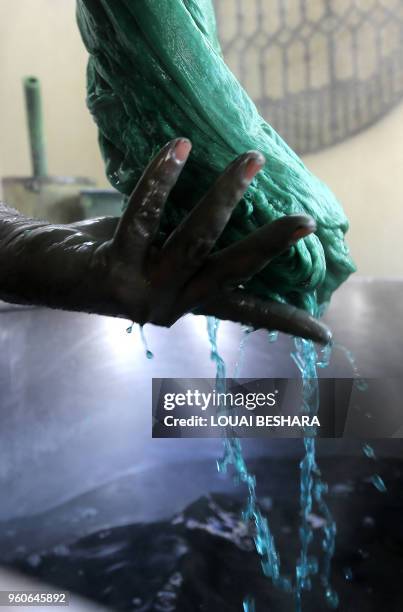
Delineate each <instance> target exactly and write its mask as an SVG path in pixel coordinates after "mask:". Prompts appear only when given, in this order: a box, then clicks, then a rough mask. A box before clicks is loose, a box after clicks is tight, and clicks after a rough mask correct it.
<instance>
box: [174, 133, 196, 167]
mask: <svg viewBox="0 0 403 612" xmlns="http://www.w3.org/2000/svg"><path fill="white" fill-rule="evenodd" d="M191 148H192V143H191V142H190V140H187V139H186V138H181V139H180V140H179V141H178V142H177V143H176V145H175V148H174V156H175V159H176V160H177V161H179V162H184V161H186V160H187V158H188V156H189V153H190V150H191Z"/></svg>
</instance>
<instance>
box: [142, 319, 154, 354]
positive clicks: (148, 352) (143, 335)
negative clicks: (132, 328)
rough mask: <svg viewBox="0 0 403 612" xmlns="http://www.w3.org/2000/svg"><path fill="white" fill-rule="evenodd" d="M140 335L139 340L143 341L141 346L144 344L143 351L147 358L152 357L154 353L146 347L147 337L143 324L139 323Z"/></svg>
mask: <svg viewBox="0 0 403 612" xmlns="http://www.w3.org/2000/svg"><path fill="white" fill-rule="evenodd" d="M140 337H141V341H142V343H143V346H144V349H145V352H146V357H147V359H153V358H154V354H153V353H152V352H151V351H150V349H149V348H148V343H147V338H146V336H145V333H144V325H140Z"/></svg>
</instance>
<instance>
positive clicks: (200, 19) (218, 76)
mask: <svg viewBox="0 0 403 612" xmlns="http://www.w3.org/2000/svg"><path fill="white" fill-rule="evenodd" d="M77 19H78V24H79V28H80V31H81V35H82V38H83V40H84V43H85V45H86V47H87V49H88V51H89V54H90V59H89V64H88V98H87V102H88V107H89V109H90V111H91V113H92V114H93V116H94V118H95V121H96V123H97V125H98V128H99V141H100V147H101V151H102V155H103V157H104V160H105V164H106V172H107V176H108V179H109V181H110V182H111V184H112V185H113V186H114V187H116V188H117V189H118V190H119V191H121V192H122V193H123V194H126V195H128V194H129V193H130V192H131V190H132V189H133V187H134V186H135V184H136V182H137V180H138V179H139V178H140V175H141V174H142V172H143V170H144V168H145V166H146V164H147V163H148V162H149V160H150V158H151V157H152V156H153V155H154V154H155V153H156V152H157V151H158V149H159V148H160V147H161V146H162V145H164V144H165V143H166V142H167V141H168V140H170V139H172V138H176V137H178V136H186V137H188V138H190V139H191V140H192V142H193V150H192V154H191V157H190V160H189V162H188V163H187V165H186V168H185V170H184V171H183V174H182V176H181V178H180V180H179V183H178V185H177V187H176V188H175V190H174V191H173V193H172V195H171V197H170V201H169V203H168V206H167V209H166V211H165V213H164V219H163V225H162V230H163V231H162V234H161V239H163V237H164V232H165V233H168V232H170V231H172V229H173V228H174V227H176V226H177V225H178V223H179V222H180V221H181V220H182V218H183V217H184V215H185V214H186V213H187V211H188V210H190V209H191V207H192V206H193V205H194V204H195V203H196V202H197V200H198V199H199V198H200V197H201V196H202V195H203V194H204V193H205V192H206V191H207V189H208V188H209V187H210V185H211V184H212V182H213V181H214V179H215V178H216V177H217V176H218V175H219V174H220V173H221V172H223V170H224V169H225V167H226V166H227V165H228V164H229V163H230V162H231V161H232V160H233V159H234V158H235V157H236V156H237V155H239V154H241V153H243V152H245V151H247V150H249V149H257V150H259V151H261V152H262V153H263V155H264V156H265V157H266V160H267V163H266V166H265V168H264V170H263V171H262V172H260V173H259V175H258V176H257V177H256V178H255V179H254V181H253V183H252V184H251V186H250V187H249V189H248V191H247V193H246V194H245V196H244V198H243V199H242V201H241V202H240V204H239V205H238V207H237V209H236V210H235V212H234V214H233V217H232V218H231V221H230V223H229V224H228V227H227V229H226V230H225V232H224V233H223V235H222V237H221V239H220V243H219V245H220V246H225V245H227V244H229V243H232V242H234V241H236V240H239V239H241V238H242V237H244V236H246V235H248V234H249V233H250V232H252V231H254V230H255V229H256V228H257V227H259V226H261V225H263V224H265V223H269V222H270V221H273V220H274V219H276V218H278V217H280V216H282V215H289V214H294V213H307V214H309V215H311V216H312V217H313V218H314V219H315V220H316V222H317V225H318V231H317V234H316V235H311V236H308V237H307V238H305V239H304V240H303V241H300V242H299V243H298V244H297V245H296V246H294V247H292V248H291V249H290V250H289V252H287V253H286V254H285V255H283V256H280V257H278V258H277V259H276V260H274V261H273V262H272V263H271V264H270V265H269V266H268V267H267V268H266V269H265V270H263V271H262V272H261V273H260V274H258V275H257V276H255V277H254V278H253V279H251V280H250V281H249V283H248V285H247V289H248V290H249V291H250V292H252V293H254V294H257V295H260V296H263V297H271V298H274V299H277V300H281V301H287V302H290V303H293V304H295V305H297V306H302V307H305V308H311V305H312V295H313V292H315V295H316V299H317V302H318V303H319V304H320V303H323V302H326V301H328V300H329V299H330V296H331V294H332V292H333V291H334V290H335V289H336V288H337V287H338V286H339V285H340V283H342V282H343V281H344V280H345V279H346V278H347V277H348V276H349V274H350V273H351V272H353V271H354V270H355V268H354V264H353V262H352V260H351V258H350V256H349V251H348V248H347V246H346V244H345V242H344V234H345V232H346V231H347V229H348V221H347V219H346V217H345V215H344V212H343V210H342V208H341V206H340V204H339V203H338V202H337V200H336V198H335V196H334V195H333V194H332V193H331V191H330V190H329V189H328V188H327V187H326V185H324V184H323V183H322V182H321V181H319V180H318V179H317V178H316V177H315V176H313V175H312V173H310V172H309V171H308V170H307V168H306V167H305V166H304V164H303V163H302V161H301V160H300V159H299V158H298V156H297V155H296V154H295V153H294V152H293V151H292V150H291V149H290V148H289V147H288V146H287V144H286V143H285V142H284V141H283V140H282V139H281V138H280V136H279V135H278V134H277V133H276V132H275V131H274V130H273V128H272V127H271V126H270V125H268V124H267V123H266V122H265V121H264V120H263V118H262V117H261V116H260V115H259V113H258V111H257V109H256V107H255V105H254V104H253V102H252V101H251V99H250V98H249V96H248V95H247V93H246V92H245V91H244V90H243V88H242V87H241V85H240V84H239V82H238V81H237V79H236V78H235V76H234V75H233V74H232V73H231V71H230V70H229V68H228V67H227V66H226V64H225V62H224V60H223V58H222V54H221V51H220V46H219V43H218V39H217V34H216V26H215V17H214V11H213V7H212V4H211V1H210V0H77Z"/></svg>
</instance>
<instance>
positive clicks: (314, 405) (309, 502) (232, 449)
mask: <svg viewBox="0 0 403 612" xmlns="http://www.w3.org/2000/svg"><path fill="white" fill-rule="evenodd" d="M207 328H208V336H209V341H210V346H211V359H212V360H213V361H214V362H215V365H216V390H217V392H220V393H224V392H225V389H226V381H225V377H226V368H225V363H224V360H223V359H222V357H221V355H220V354H219V351H218V346H217V332H218V328H219V321H218V320H217V319H215V318H214V317H208V319H207ZM248 333H249V332H248ZM276 337H277V336H276V335H274V334H273V335H270V336H269V341H274V340H275V339H276ZM245 339H246V336H244V337H243V340H242V341H241V346H240V356H239V358H238V362H237V367H236V374H237V376H239V373H240V367H239V364H242V357H243V350H244V347H245ZM330 353H331V348H330V347H327V348H325V349H324V350H322V353H321V355H320V357H318V355H317V353H316V350H315V347H314V344H313V343H312V342H310V341H307V340H302V339H300V338H297V339H295V352H293V353H292V357H293V359H294V361H295V363H296V364H297V367H298V369H299V370H300V373H301V377H302V384H303V391H302V396H303V398H302V399H303V401H302V411H303V413H306V414H309V415H314V414H316V413H317V411H318V409H319V385H318V380H317V367H326V365H327V364H328V361H329V358H330ZM307 429H308V428H307ZM305 433H306V436H305V437H304V449H305V456H304V458H303V460H302V461H301V463H300V474H301V476H300V507H301V517H302V518H301V526H300V531H299V533H300V542H301V549H300V555H299V558H298V559H297V562H296V568H295V582H294V584H293V583H292V580H291V579H290V578H289V577H287V576H285V575H283V574H282V572H281V566H280V555H279V553H278V550H277V547H276V543H275V539H274V536H273V534H272V532H271V529H270V525H269V522H268V520H267V519H266V517H264V516H263V515H262V513H261V511H260V508H259V505H258V500H257V494H256V479H255V476H254V475H253V474H251V473H250V472H249V470H248V468H247V466H246V463H245V460H244V457H243V453H242V445H241V441H240V440H239V439H238V438H236V437H235V436H234V435H233V432H232V431H231V429H230V428H228V429H227V430H226V432H225V434H224V436H223V446H224V453H223V457H222V458H221V459H220V460H219V461H218V462H217V467H218V470H219V471H220V472H223V473H226V472H227V469H228V466H230V465H232V467H233V474H234V481H235V483H237V484H239V483H241V482H242V483H244V484H246V486H247V491H248V493H247V501H246V507H245V509H244V511H243V518H244V520H245V521H248V522H249V521H250V522H251V523H252V524H253V527H254V535H253V538H254V542H255V547H256V550H257V552H258V554H259V556H260V559H261V565H262V570H263V573H264V574H265V575H266V576H268V577H269V578H271V580H272V582H273V584H274V585H275V586H276V587H279V588H281V589H283V590H285V591H288V592H293V594H294V600H295V611H296V612H300V611H301V610H302V592H303V590H304V589H310V588H311V586H312V585H311V576H312V575H314V574H317V573H318V572H319V561H318V560H317V559H316V558H315V557H313V556H312V555H310V554H309V548H310V544H311V542H312V540H313V530H312V527H311V525H310V523H309V520H308V519H309V515H310V513H311V512H312V510H313V506H314V504H316V505H317V507H318V510H319V512H320V513H321V515H322V516H323V517H324V518H325V521H326V522H325V525H324V527H323V539H322V548H323V558H322V560H321V564H320V565H321V567H320V578H321V583H322V585H323V588H324V591H325V600H326V602H327V604H328V606H329V607H330V608H336V607H337V606H338V603H339V600H338V596H337V593H336V592H335V591H334V590H333V588H332V586H331V583H330V572H331V560H332V557H333V554H334V548H335V537H336V524H335V522H334V520H333V517H332V515H331V512H330V509H329V507H328V505H327V503H326V501H325V498H324V496H325V494H326V492H327V485H326V483H324V482H323V481H322V480H321V475H320V470H319V468H318V465H317V463H316V447H315V434H316V431H315V428H314V429H313V430H310V431H306V432H305ZM243 609H244V612H255V603H254V600H253V598H252V597H251V596H248V597H247V598H246V599H245V600H244V602H243Z"/></svg>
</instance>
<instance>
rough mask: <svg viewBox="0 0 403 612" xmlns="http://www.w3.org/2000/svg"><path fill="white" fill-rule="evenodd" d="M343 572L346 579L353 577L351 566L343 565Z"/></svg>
mask: <svg viewBox="0 0 403 612" xmlns="http://www.w3.org/2000/svg"><path fill="white" fill-rule="evenodd" d="M343 574H344V578H345V579H346V580H348V581H350V580H352V579H353V571H352V569H351V567H345V568H344V569H343Z"/></svg>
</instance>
